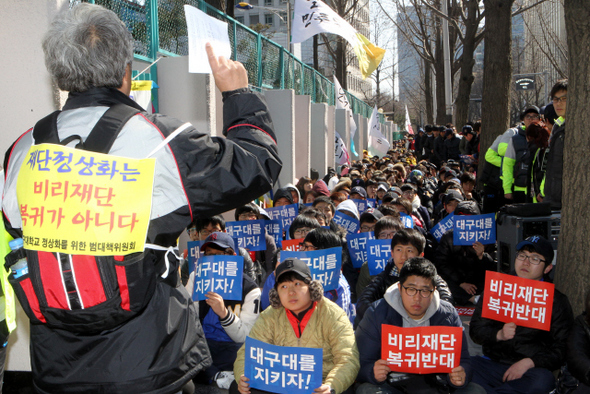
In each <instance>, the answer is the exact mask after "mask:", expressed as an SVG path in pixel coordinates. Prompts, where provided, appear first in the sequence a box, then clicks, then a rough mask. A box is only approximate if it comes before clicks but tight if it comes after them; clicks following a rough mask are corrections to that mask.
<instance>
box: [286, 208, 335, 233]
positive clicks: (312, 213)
mask: <svg viewBox="0 0 590 394" xmlns="http://www.w3.org/2000/svg"><path fill="white" fill-rule="evenodd" d="M299 214H300V215H305V216H307V217H309V218H312V219H315V220H317V221H318V223H319V224H320V226H321V227H326V226H327V224H326V215H324V213H323V212H322V211H320V210H319V209H315V208H311V207H305V208H304V209H303V210H301V211H300V212H299ZM291 239H293V238H291Z"/></svg>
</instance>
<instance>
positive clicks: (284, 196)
mask: <svg viewBox="0 0 590 394" xmlns="http://www.w3.org/2000/svg"><path fill="white" fill-rule="evenodd" d="M291 204H295V201H294V200H293V195H292V194H291V190H289V189H288V188H286V187H283V188H280V189H279V190H277V191H276V192H275V194H274V197H273V199H272V206H273V207H282V206H284V205H291Z"/></svg>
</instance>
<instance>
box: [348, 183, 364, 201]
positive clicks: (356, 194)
mask: <svg viewBox="0 0 590 394" xmlns="http://www.w3.org/2000/svg"><path fill="white" fill-rule="evenodd" d="M348 198H349V199H351V200H366V199H367V191H366V190H365V188H364V187H362V186H355V187H353V188H352V190H350V196H349V197H348Z"/></svg>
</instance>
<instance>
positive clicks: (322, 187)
mask: <svg viewBox="0 0 590 394" xmlns="http://www.w3.org/2000/svg"><path fill="white" fill-rule="evenodd" d="M311 191H312V192H315V193H318V194H321V195H323V196H326V197H330V190H328V186H327V185H326V183H325V182H324V181H322V180H321V179H319V180H318V181H317V182H316V183H315V184H314V185H313V187H312V189H311Z"/></svg>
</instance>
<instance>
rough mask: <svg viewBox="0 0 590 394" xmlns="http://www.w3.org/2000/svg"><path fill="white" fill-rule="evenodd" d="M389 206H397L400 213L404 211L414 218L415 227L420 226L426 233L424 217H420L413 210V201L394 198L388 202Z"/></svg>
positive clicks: (396, 208)
mask: <svg viewBox="0 0 590 394" xmlns="http://www.w3.org/2000/svg"><path fill="white" fill-rule="evenodd" d="M387 204H388V205H389V206H391V207H393V208H395V210H396V211H398V212H399V213H404V214H406V215H408V216H410V217H411V218H412V221H413V222H414V227H416V228H419V229H420V230H419V231H421V232H423V233H426V228H425V226H426V225H425V224H424V222H422V219H420V218H419V217H418V216H417V214H416V213H414V212H413V207H412V203H411V202H410V200H408V199H407V198H403V197H399V198H394V199H392V200H391V201H389V202H388V203H387Z"/></svg>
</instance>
